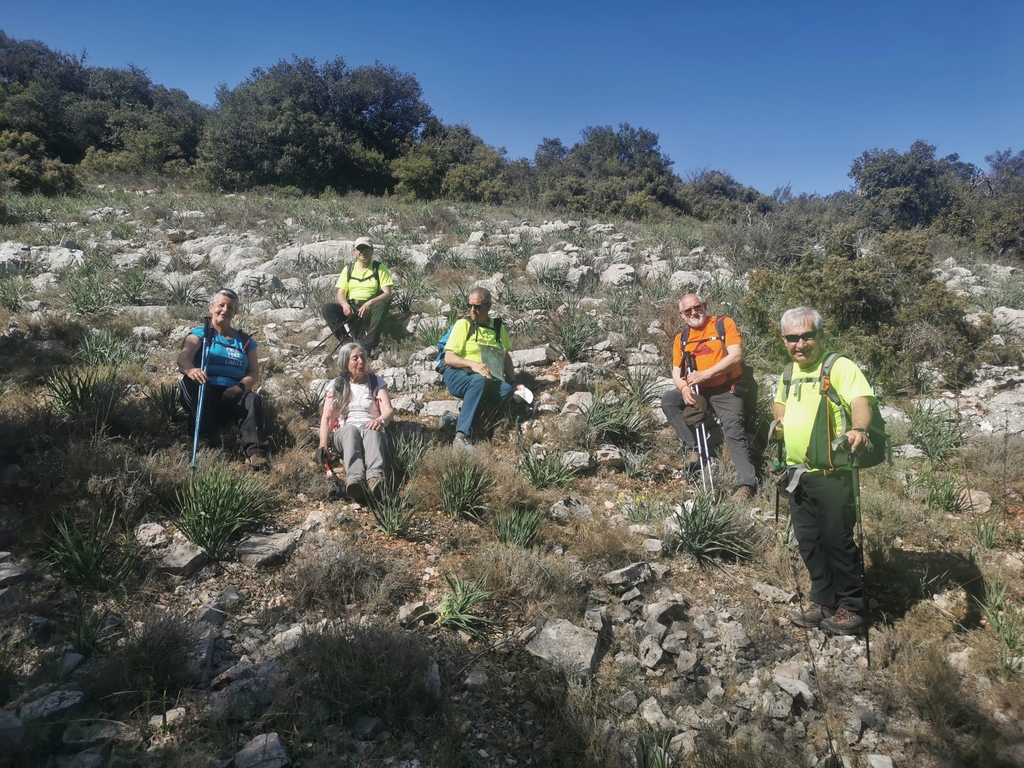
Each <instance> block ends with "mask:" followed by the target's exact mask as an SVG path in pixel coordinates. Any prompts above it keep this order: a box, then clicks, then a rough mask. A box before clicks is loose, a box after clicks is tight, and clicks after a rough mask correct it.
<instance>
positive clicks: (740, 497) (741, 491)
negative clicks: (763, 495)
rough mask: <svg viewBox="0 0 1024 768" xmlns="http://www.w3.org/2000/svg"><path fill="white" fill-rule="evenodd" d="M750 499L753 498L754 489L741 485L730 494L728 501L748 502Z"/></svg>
mask: <svg viewBox="0 0 1024 768" xmlns="http://www.w3.org/2000/svg"><path fill="white" fill-rule="evenodd" d="M752 498H754V489H753V488H751V487H750V486H749V485H741V486H740V487H739V488H737V489H736V490H735V491H733V492H732V496H730V497H729V501H750V500H751V499H752Z"/></svg>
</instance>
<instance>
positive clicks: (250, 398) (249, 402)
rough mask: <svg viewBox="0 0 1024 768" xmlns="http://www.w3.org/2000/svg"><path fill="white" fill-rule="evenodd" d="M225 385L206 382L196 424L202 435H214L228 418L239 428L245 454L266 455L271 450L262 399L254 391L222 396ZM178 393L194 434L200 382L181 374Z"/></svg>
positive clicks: (225, 389) (228, 420) (208, 436)
mask: <svg viewBox="0 0 1024 768" xmlns="http://www.w3.org/2000/svg"><path fill="white" fill-rule="evenodd" d="M227 389H228V388H227V387H218V386H214V385H213V384H209V383H207V385H206V389H205V390H204V395H203V413H202V422H201V423H200V425H199V435H200V436H201V437H207V438H211V437H216V435H217V434H218V433H219V432H220V429H221V427H222V426H224V424H225V423H227V422H232V423H234V424H236V425H237V426H238V428H239V430H241V432H242V445H243V447H244V448H245V455H246V456H252V455H254V454H258V455H261V456H265V455H266V454H267V453H269V451H270V440H269V439H268V438H267V428H266V425H265V423H264V420H263V401H262V400H261V399H260V396H259V395H257V394H256V393H255V392H245V393H242V394H240V395H235V396H234V397H231V396H227V397H225V396H224V393H225V392H226V391H227ZM178 394H179V395H180V396H181V404H182V405H183V406H184V407H185V411H186V412H187V413H188V415H189V429H190V430H191V434H195V429H196V403H198V402H199V384H197V383H196V382H194V381H192V379H190V378H189V377H188V376H182V378H181V381H179V382H178Z"/></svg>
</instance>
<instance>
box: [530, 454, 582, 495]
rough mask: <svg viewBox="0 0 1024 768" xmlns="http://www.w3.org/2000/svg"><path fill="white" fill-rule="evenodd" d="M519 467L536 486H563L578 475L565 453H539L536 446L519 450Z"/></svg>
mask: <svg viewBox="0 0 1024 768" xmlns="http://www.w3.org/2000/svg"><path fill="white" fill-rule="evenodd" d="M519 469H520V471H522V473H523V474H524V475H526V476H527V478H529V480H530V485H532V486H533V487H534V488H561V487H562V486H564V485H568V484H569V483H570V482H572V479H573V478H574V477H575V476H576V468H575V467H573V466H572V465H571V464H569V462H567V461H566V460H565V456H564V454H561V453H538V452H537V449H536V448H535V447H531V448H530V449H529V450H521V451H520V452H519Z"/></svg>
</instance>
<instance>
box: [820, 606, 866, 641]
mask: <svg viewBox="0 0 1024 768" xmlns="http://www.w3.org/2000/svg"><path fill="white" fill-rule="evenodd" d="M818 626H820V627H821V628H822V629H824V630H825V631H826V632H831V633H832V634H833V635H859V634H860V632H861V630H863V629H864V617H863V616H861V615H860V614H859V613H851V612H850V611H849V610H847V609H846V608H843V607H842V606H840V608H839V610H837V611H836V612H835V613H834V614H833V615H832V616H830V617H828V618H826V619H822V620H821V624H819V625H818Z"/></svg>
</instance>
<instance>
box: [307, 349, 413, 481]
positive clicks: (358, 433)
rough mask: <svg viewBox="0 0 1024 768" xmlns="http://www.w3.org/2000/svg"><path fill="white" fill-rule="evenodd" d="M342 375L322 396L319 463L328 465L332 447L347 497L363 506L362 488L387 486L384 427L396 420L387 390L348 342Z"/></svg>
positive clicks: (341, 357)
mask: <svg viewBox="0 0 1024 768" xmlns="http://www.w3.org/2000/svg"><path fill="white" fill-rule="evenodd" d="M338 367H339V369H340V375H339V376H338V377H337V378H336V379H334V381H332V382H331V383H330V384H329V385H328V386H327V390H326V392H325V394H324V408H323V412H322V414H321V415H320V447H319V448H318V449H317V452H316V453H317V461H318V462H319V464H320V465H321V466H323V465H324V464H325V463H326V462H327V458H328V456H327V454H328V451H329V450H330V449H332V448H333V450H334V452H335V453H337V454H338V455H339V456H341V460H342V464H343V465H344V467H345V484H346V486H347V491H348V495H349V496H351V497H352V498H353V499H355V500H356V501H364V500H365V498H364V493H363V483H365V484H366V488H367V489H368V490H369V492H370V493H371V494H375V493H376V492H377V489H378V488H379V487H380V485H381V484H382V483H383V481H384V473H385V470H386V468H387V467H386V462H387V446H386V443H385V437H384V428H385V427H386V426H387V425H388V424H390V423H391V421H392V420H393V419H394V414H395V409H394V408H392V407H391V398H390V397H389V396H388V385H387V382H385V381H384V379H382V378H381V377H380V376H378V375H377V374H375V373H373V372H372V371H369V370H367V368H366V353H365V352H364V351H363V348H362V347H360V346H359V345H358V344H355V343H353V342H350V343H348V344H346V345H345V346H343V347H342V348H341V351H340V352H339V353H338Z"/></svg>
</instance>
